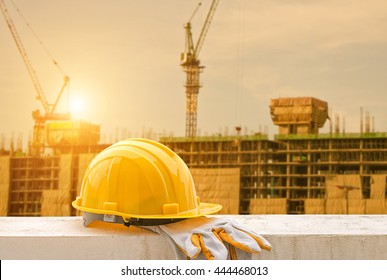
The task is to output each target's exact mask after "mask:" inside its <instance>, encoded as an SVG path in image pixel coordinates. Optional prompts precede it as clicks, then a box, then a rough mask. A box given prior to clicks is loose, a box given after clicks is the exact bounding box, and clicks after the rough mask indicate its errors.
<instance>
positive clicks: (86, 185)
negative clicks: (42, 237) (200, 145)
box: [72, 138, 222, 222]
mask: <svg viewBox="0 0 387 280" xmlns="http://www.w3.org/2000/svg"><path fill="white" fill-rule="evenodd" d="M72 205H73V207H75V208H76V209H78V210H81V211H84V212H87V213H93V214H102V215H114V216H117V217H122V219H123V221H124V222H125V221H128V220H130V219H133V218H134V219H137V220H138V219H152V220H158V219H164V220H165V219H167V220H168V219H172V220H179V219H184V218H192V217H198V216H204V215H208V214H213V213H216V212H218V211H219V210H220V209H221V208H222V206H221V205H219V204H210V203H203V202H200V199H199V197H198V196H196V191H195V186H194V182H193V179H192V176H191V172H190V171H189V169H188V167H187V165H186V164H185V163H184V161H183V160H182V159H181V158H180V157H179V156H178V155H177V154H176V153H175V152H173V151H172V150H170V149H169V148H168V147H166V146H165V145H163V144H161V143H158V142H156V141H152V140H148V139H142V138H135V139H128V140H124V141H120V142H117V143H116V144H113V145H112V146H110V147H108V148H106V149H105V150H103V151H102V152H101V153H99V154H98V155H97V156H96V157H95V158H94V159H93V160H92V161H91V163H90V165H89V166H88V168H87V170H86V172H85V175H84V178H83V181H82V186H81V191H80V195H79V196H78V197H77V198H76V200H75V201H73V203H72Z"/></svg>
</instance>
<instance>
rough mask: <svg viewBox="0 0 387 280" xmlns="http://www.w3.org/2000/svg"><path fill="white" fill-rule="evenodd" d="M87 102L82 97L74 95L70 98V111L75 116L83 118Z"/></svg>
mask: <svg viewBox="0 0 387 280" xmlns="http://www.w3.org/2000/svg"><path fill="white" fill-rule="evenodd" d="M85 110H86V104H85V102H84V100H83V98H82V97H80V96H73V97H71V100H70V113H71V115H72V116H73V117H74V118H81V117H82V116H84V114H85Z"/></svg>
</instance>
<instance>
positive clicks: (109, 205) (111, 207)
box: [103, 202, 118, 211]
mask: <svg viewBox="0 0 387 280" xmlns="http://www.w3.org/2000/svg"><path fill="white" fill-rule="evenodd" d="M103 209H104V210H108V211H117V210H118V205H117V203H115V202H104V203H103Z"/></svg>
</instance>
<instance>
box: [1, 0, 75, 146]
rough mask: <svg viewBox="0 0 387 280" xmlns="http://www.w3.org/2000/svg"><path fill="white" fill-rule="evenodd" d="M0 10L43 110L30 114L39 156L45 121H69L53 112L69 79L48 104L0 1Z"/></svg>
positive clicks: (5, 8) (43, 140)
mask: <svg viewBox="0 0 387 280" xmlns="http://www.w3.org/2000/svg"><path fill="white" fill-rule="evenodd" d="M0 8H1V11H2V13H3V15H4V17H5V20H6V22H7V25H8V28H9V30H10V31H11V34H12V37H13V39H14V41H15V43H16V46H17V49H18V51H19V53H20V55H21V57H22V59H23V62H24V65H25V66H26V68H27V71H28V74H29V76H30V78H31V80H32V83H33V85H34V87H35V91H36V94H37V95H36V99H38V100H39V101H40V102H41V104H42V106H43V109H44V115H42V114H41V113H40V111H39V110H35V111H33V112H32V117H33V119H34V121H35V126H34V136H33V140H32V142H33V143H32V145H33V147H34V149H35V150H36V151H35V152H33V153H35V154H39V153H40V150H41V149H42V148H43V146H44V145H45V142H46V141H45V133H44V130H45V122H46V121H47V120H69V119H70V114H68V113H65V114H59V113H56V112H55V110H56V107H57V105H58V103H59V100H60V98H61V96H62V94H63V92H64V90H65V88H66V87H67V86H68V83H69V81H70V79H69V77H68V76H65V77H64V82H63V85H62V87H61V89H60V91H59V94H58V95H57V97H56V100H55V103H54V104H50V103H49V102H48V101H47V98H46V95H45V94H44V91H43V89H42V86H41V85H40V82H39V79H38V77H37V75H36V72H35V69H34V68H33V66H32V64H31V61H30V59H29V57H28V55H27V52H26V50H25V48H24V46H23V43H22V41H21V39H20V36H19V34H18V32H17V30H16V27H15V24H14V23H13V20H12V18H11V16H10V14H9V13H8V9H7V7H6V5H5V3H4V0H0Z"/></svg>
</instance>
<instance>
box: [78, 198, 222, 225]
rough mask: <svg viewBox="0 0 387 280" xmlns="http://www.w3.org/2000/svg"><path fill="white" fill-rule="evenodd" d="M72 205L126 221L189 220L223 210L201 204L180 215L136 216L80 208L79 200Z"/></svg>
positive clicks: (216, 205)
mask: <svg viewBox="0 0 387 280" xmlns="http://www.w3.org/2000/svg"><path fill="white" fill-rule="evenodd" d="M72 205H73V207H74V208H75V209H77V210H80V211H83V212H88V213H95V214H107V215H116V216H120V217H122V218H123V219H124V220H125V219H130V218H138V219H188V218H196V217H201V216H206V215H211V214H216V213H217V212H219V211H220V210H221V209H222V205H220V204H215V203H204V202H200V204H199V207H198V208H197V209H196V211H189V212H180V213H178V214H172V215H136V214H127V213H122V212H119V211H109V210H99V209H91V208H88V207H83V206H80V205H78V204H77V200H75V201H73V203H72Z"/></svg>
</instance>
